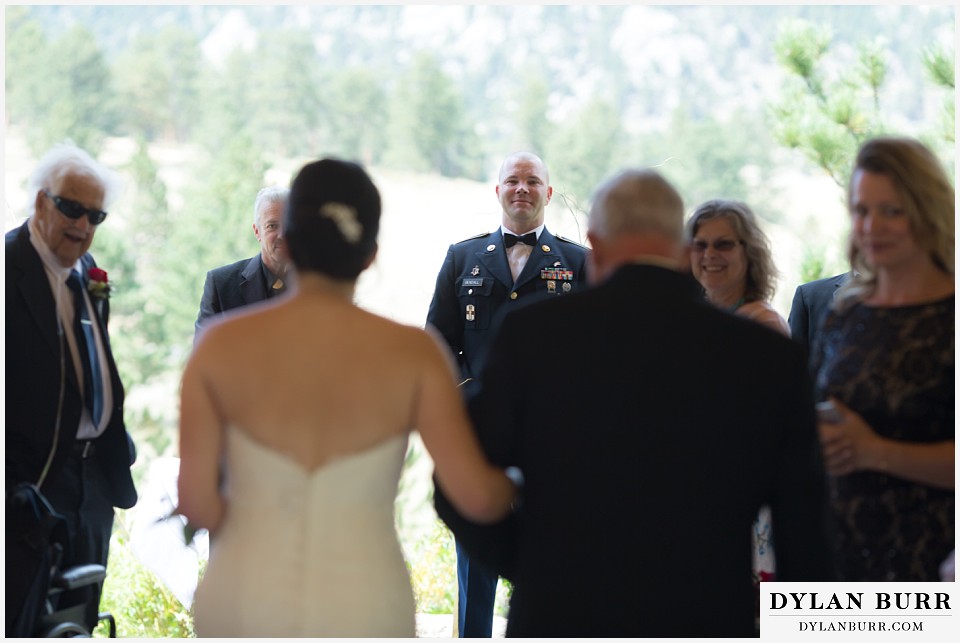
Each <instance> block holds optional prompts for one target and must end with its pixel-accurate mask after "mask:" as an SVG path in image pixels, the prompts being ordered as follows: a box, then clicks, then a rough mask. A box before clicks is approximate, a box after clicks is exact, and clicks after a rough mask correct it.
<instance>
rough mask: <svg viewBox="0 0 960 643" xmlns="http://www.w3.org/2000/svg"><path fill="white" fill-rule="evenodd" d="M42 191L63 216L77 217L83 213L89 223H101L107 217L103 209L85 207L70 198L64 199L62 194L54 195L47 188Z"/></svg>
mask: <svg viewBox="0 0 960 643" xmlns="http://www.w3.org/2000/svg"><path fill="white" fill-rule="evenodd" d="M43 193H44V194H45V195H47V197H48V198H49V199H50V200H51V201H53V203H54V205H56V206H57V209H58V210H60V212H62V213H63V216H65V217H67V218H69V219H79V218H80V217H82V216H83V215H87V218H88V219H90V223H91V224H92V225H100V224H101V223H103V220H104V219H106V218H107V213H106V212H104V211H103V210H93V209H91V208H86V207H84V206H83V205H82V204H80V203H77V202H76V201H73V200H71V199H65V198H63V197H62V196H54V195H52V194H50V192H48V191H47V190H44V191H43Z"/></svg>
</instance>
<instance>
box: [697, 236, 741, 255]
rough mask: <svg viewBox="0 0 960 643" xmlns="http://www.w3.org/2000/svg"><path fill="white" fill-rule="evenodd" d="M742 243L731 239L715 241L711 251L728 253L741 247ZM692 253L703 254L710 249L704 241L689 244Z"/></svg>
mask: <svg viewBox="0 0 960 643" xmlns="http://www.w3.org/2000/svg"><path fill="white" fill-rule="evenodd" d="M742 244H743V241H739V240H737V241H734V240H733V239H717V240H716V241H714V242H713V249H714V250H716V251H717V252H730V251H731V250H733V249H734V248H736V247H737V246H739V245H742ZM690 246H691V247H692V248H693V251H694V252H697V253H700V254H703V253H704V252H706V251H707V248H709V247H710V244H709V243H708V242H706V241H700V240H699V239H698V240H697V241H694V242H693V243H691V244H690Z"/></svg>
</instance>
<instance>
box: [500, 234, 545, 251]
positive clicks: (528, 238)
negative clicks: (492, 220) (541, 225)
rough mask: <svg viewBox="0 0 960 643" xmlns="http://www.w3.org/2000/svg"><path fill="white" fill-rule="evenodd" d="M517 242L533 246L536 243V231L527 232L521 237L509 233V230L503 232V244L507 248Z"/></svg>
mask: <svg viewBox="0 0 960 643" xmlns="http://www.w3.org/2000/svg"><path fill="white" fill-rule="evenodd" d="M517 243H525V244H527V245H528V246H535V245H537V233H536V232H528V233H527V234H525V235H523V236H522V237H518V236H517V235H515V234H510V233H509V232H504V233H503V245H505V246H506V247H508V248H512V247H513V246H515V245H517Z"/></svg>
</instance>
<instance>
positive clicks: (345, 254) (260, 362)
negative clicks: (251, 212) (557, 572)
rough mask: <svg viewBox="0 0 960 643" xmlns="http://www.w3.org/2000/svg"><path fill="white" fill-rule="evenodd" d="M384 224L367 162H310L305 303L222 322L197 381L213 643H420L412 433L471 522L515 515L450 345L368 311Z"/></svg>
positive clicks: (301, 268) (191, 469)
mask: <svg viewBox="0 0 960 643" xmlns="http://www.w3.org/2000/svg"><path fill="white" fill-rule="evenodd" d="M379 218H380V197H379V193H378V191H377V189H376V187H375V186H374V184H373V182H372V181H371V180H370V178H369V176H368V175H367V174H366V172H365V171H364V170H363V169H362V168H361V167H360V166H359V165H355V164H352V163H347V162H343V161H337V160H331V159H324V160H321V161H317V162H314V163H310V164H308V165H306V166H305V167H304V168H303V169H302V170H301V171H300V173H299V174H298V175H297V177H296V178H295V180H294V182H293V184H292V187H291V192H290V199H289V204H288V209H287V211H286V213H285V218H284V235H285V238H286V242H287V245H288V248H289V251H290V256H291V259H292V262H293V266H294V269H295V278H294V283H293V285H292V287H291V290H290V292H289V293H288V294H287V295H285V296H281V297H278V298H275V299H272V300H270V301H268V302H264V303H262V304H259V305H255V306H251V307H248V308H244V309H241V310H239V311H237V312H235V313H233V314H227V315H225V316H224V317H223V318H222V319H221V320H220V321H219V322H216V323H213V324H211V325H210V326H209V327H208V328H207V329H206V331H205V332H204V334H203V336H202V337H201V338H200V340H199V342H198V344H197V346H196V348H195V350H194V353H193V355H192V356H191V358H190V360H189V362H188V364H187V366H186V369H185V370H184V374H183V381H182V388H181V405H180V457H181V464H180V478H179V483H178V484H179V500H180V511H181V513H182V514H183V515H185V516H186V517H187V519H188V520H189V521H190V523H191V525H192V526H194V527H198V528H206V529H208V530H209V531H210V533H211V551H210V561H209V565H208V567H207V570H206V572H205V574H204V578H203V579H202V580H201V583H200V586H199V588H198V590H197V596H196V607H195V621H196V630H197V633H198V635H200V636H218V637H224V636H268V637H276V636H312V637H318V636H406V637H413V636H415V606H414V600H413V593H412V589H411V586H410V581H409V577H408V575H407V570H406V565H405V563H404V561H403V556H402V552H401V550H400V545H399V543H398V541H397V537H396V533H395V528H394V519H393V518H394V516H393V509H394V499H395V496H396V491H397V483H398V480H399V476H400V472H401V469H402V465H403V459H404V454H405V452H406V446H407V437H408V435H409V432H410V431H411V430H414V429H415V430H418V431H419V432H420V435H421V437H422V439H423V443H424V445H425V446H426V448H427V450H428V451H429V452H430V455H431V457H432V458H433V461H434V466H435V479H436V480H437V482H438V484H439V485H440V486H441V487H442V488H443V491H444V493H445V494H446V495H447V497H449V498H450V499H451V500H452V501H453V503H454V504H455V505H456V506H457V507H458V509H460V511H462V512H463V513H464V514H465V515H466V516H469V517H470V518H471V519H473V520H475V521H478V522H493V521H497V520H499V519H501V518H503V517H504V516H505V515H506V514H507V513H508V512H509V508H510V503H511V502H512V500H513V497H514V493H515V488H514V486H513V483H512V482H510V480H509V479H508V478H507V476H506V475H505V474H504V472H503V471H502V470H501V469H498V468H495V467H493V466H492V465H490V464H489V463H488V462H487V460H486V459H485V458H484V456H483V453H482V451H481V448H480V445H479V443H478V441H477V439H476V437H475V435H474V433H473V430H472V427H471V426H470V424H469V420H468V419H467V415H466V412H465V410H464V408H463V405H462V402H461V397H460V395H459V392H458V391H457V389H456V386H455V369H454V366H453V360H452V357H451V356H450V355H449V353H448V352H447V349H446V348H445V347H443V345H442V343H441V341H439V340H438V339H437V338H435V337H434V336H432V335H431V334H429V333H428V332H427V331H424V330H422V329H419V328H414V327H411V326H405V325H402V324H398V323H395V322H392V321H389V320H387V319H384V318H382V317H379V316H377V315H375V314H372V313H370V312H367V311H364V310H362V309H360V308H358V307H357V306H356V305H354V303H353V294H354V288H355V285H356V280H357V277H358V276H359V275H360V273H361V272H362V271H363V270H364V269H366V268H367V267H368V266H369V265H370V264H371V263H372V261H373V259H374V257H375V255H376V249H377V242H376V238H377V231H378V228H379Z"/></svg>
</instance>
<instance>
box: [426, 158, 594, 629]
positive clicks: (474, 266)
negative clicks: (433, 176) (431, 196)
mask: <svg viewBox="0 0 960 643" xmlns="http://www.w3.org/2000/svg"><path fill="white" fill-rule="evenodd" d="M496 194H497V198H498V199H499V201H500V205H501V207H502V208H503V215H502V219H501V226H500V228H499V229H497V230H495V231H493V232H486V233H483V234H480V235H477V236H476V237H472V238H470V239H467V240H465V241H461V242H459V243H455V244H453V245H451V246H450V248H449V249H448V250H447V256H446V258H445V259H444V261H443V265H442V266H441V268H440V273H439V275H438V276H437V284H436V288H435V290H434V293H433V300H432V301H431V302H430V310H429V312H428V313H427V323H428V324H430V325H433V326H434V327H435V328H436V329H437V330H438V331H439V332H440V334H442V335H443V338H444V339H445V340H446V342H447V344H448V345H449V346H450V349H451V350H452V351H453V354H454V356H455V357H456V359H457V363H458V365H459V367H460V377H461V383H462V388H463V389H464V396H465V398H469V397H471V396H472V395H474V394H475V393H476V391H477V389H478V386H479V382H478V381H477V380H476V378H477V376H478V375H479V373H480V366H481V363H482V360H483V358H484V356H485V354H486V351H487V342H488V340H489V331H490V330H491V326H492V324H493V323H494V321H495V319H496V318H497V317H498V316H500V315H503V314H506V313H507V312H508V311H510V310H511V309H514V308H516V307H519V306H522V305H525V304H527V303H530V302H532V301H539V300H543V299H547V298H551V297H560V296H563V295H565V294H568V293H571V292H576V291H577V290H579V289H581V288H583V287H584V286H585V284H586V281H585V276H584V266H585V264H586V257H587V249H586V248H585V247H584V246H582V245H580V244H578V243H575V242H573V241H570V240H569V239H564V238H563V237H560V236H555V235H553V234H551V233H550V231H549V230H547V229H546V226H545V225H544V207H545V206H546V205H547V204H548V203H549V202H550V197H551V196H552V195H553V188H552V187H551V186H550V176H549V173H548V171H547V167H546V165H545V164H544V162H543V161H542V160H541V159H540V158H539V157H537V156H536V155H534V154H530V153H527V152H516V153H514V154H511V155H510V156H508V157H507V158H506V159H504V161H503V163H502V165H501V166H500V175H499V179H498V183H497V187H496ZM558 322H561V320H558ZM572 339H573V330H571V341H572ZM530 344H531V349H534V347H536V346H537V338H536V337H531V338H530ZM542 350H549V348H543V349H542ZM517 358H518V359H522V358H523V356H517ZM544 375H545V376H549V375H550V374H549V373H545V374H544ZM457 579H458V585H459V599H458V608H459V609H458V624H459V630H460V631H459V634H460V636H461V637H490V636H491V634H492V628H493V605H494V598H495V595H496V588H497V576H496V574H492V573H490V572H487V571H486V570H484V569H483V568H481V567H478V566H477V565H475V564H471V562H470V560H469V559H468V558H467V555H466V553H465V552H464V551H462V550H461V548H460V545H459V543H457Z"/></svg>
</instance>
